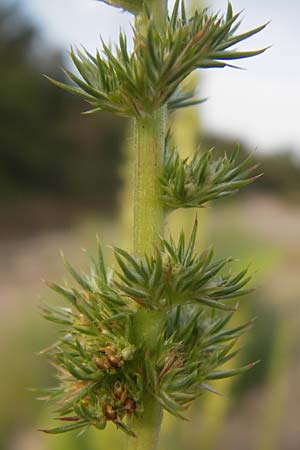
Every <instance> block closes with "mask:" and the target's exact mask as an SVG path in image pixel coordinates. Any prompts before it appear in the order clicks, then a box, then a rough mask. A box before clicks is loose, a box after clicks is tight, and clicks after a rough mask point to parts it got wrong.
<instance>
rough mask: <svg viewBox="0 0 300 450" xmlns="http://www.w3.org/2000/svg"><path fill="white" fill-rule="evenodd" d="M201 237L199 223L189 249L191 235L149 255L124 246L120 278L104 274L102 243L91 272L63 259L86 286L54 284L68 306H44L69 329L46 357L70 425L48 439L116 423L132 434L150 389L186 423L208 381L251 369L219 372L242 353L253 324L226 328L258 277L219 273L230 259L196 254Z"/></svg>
mask: <svg viewBox="0 0 300 450" xmlns="http://www.w3.org/2000/svg"><path fill="white" fill-rule="evenodd" d="M196 231H197V224H195V226H194V229H193V231H192V234H191V236H190V239H189V241H188V243H187V244H186V245H185V243H184V235H183V234H182V235H181V236H180V238H179V241H178V243H177V244H175V243H174V242H173V240H172V239H170V241H168V240H165V239H163V240H162V250H161V251H157V253H156V256H155V257H151V258H149V256H148V255H145V256H144V257H143V258H134V257H132V256H131V255H130V254H129V253H127V252H125V251H123V250H120V249H118V248H116V249H115V256H116V261H117V264H118V268H117V270H115V271H112V270H109V271H108V270H107V269H106V267H105V264H104V261H103V255H102V249H101V245H100V243H99V246H98V249H99V251H98V258H97V260H92V261H91V272H90V274H89V275H82V274H79V273H78V272H77V271H75V269H74V268H73V267H72V266H71V265H70V264H69V263H68V262H66V261H65V265H66V267H67V269H68V271H69V273H70V274H71V275H72V277H73V278H74V280H75V281H76V282H77V285H78V287H76V288H67V287H62V286H59V285H56V284H53V283H52V284H50V287H51V288H52V289H53V290H54V291H55V292H57V293H59V294H60V295H61V296H62V297H63V298H64V299H65V300H66V301H67V302H68V304H69V307H67V308H66V307H49V306H45V307H44V308H43V313H44V316H45V318H47V319H48V320H50V321H53V322H56V323H58V324H60V325H62V326H63V335H62V337H61V338H60V340H59V341H58V342H56V343H55V344H54V345H53V346H51V347H50V348H48V349H46V353H47V354H48V356H49V357H50V359H51V360H52V361H53V362H54V364H55V366H56V367H57V369H58V379H59V386H58V387H57V388H54V389H51V390H50V391H49V398H51V399H54V400H56V403H57V405H58V410H57V411H58V413H59V420H61V421H63V422H64V424H63V425H62V426H59V427H57V428H54V429H52V430H48V432H50V433H60V432H64V431H69V430H74V429H79V428H85V427H88V426H90V425H93V426H95V427H96V428H99V429H102V428H104V427H105V425H106V423H107V422H108V421H112V422H113V423H115V424H116V425H117V426H118V427H120V428H121V429H122V430H124V431H125V432H127V433H129V434H132V430H131V429H130V428H129V427H128V425H127V424H126V420H125V419H126V418H127V417H128V416H131V415H133V414H139V413H142V412H143V408H144V405H143V400H142V399H143V394H144V392H145V391H147V392H150V393H151V394H153V396H154V397H155V398H156V399H157V400H158V401H159V403H160V404H161V405H162V407H163V408H164V409H166V410H167V411H169V412H170V413H172V414H174V415H175V416H180V417H182V413H183V411H184V409H185V408H186V406H187V405H189V404H190V403H191V401H192V400H194V399H195V398H196V397H198V396H199V395H200V394H201V393H202V392H203V391H204V390H212V389H211V388H210V387H209V385H207V381H208V380H211V379H219V378H224V377H228V376H233V375H236V374H238V373H240V372H241V371H244V370H248V369H249V368H250V366H251V365H248V366H246V367H243V368H240V369H237V370H233V371H216V370H215V369H217V368H218V367H219V366H221V365H222V364H223V363H225V362H226V361H228V360H229V359H231V358H233V357H234V356H235V354H236V351H232V347H233V345H234V344H235V342H236V339H237V338H238V337H239V336H240V335H241V334H243V333H244V332H245V331H246V330H247V329H248V328H249V327H250V326H251V325H252V321H249V322H247V323H244V324H242V325H240V326H238V327H234V328H226V325H227V323H228V322H229V320H230V319H231V317H232V314H233V313H234V311H235V310H236V307H235V305H233V304H232V303H230V300H232V299H234V298H236V297H237V296H239V297H240V296H241V295H244V294H246V293H247V292H249V289H243V288H244V286H245V285H246V284H247V283H248V282H249V280H250V277H247V276H246V271H242V272H240V273H238V274H236V275H226V274H224V275H219V273H220V271H221V269H222V268H223V267H224V266H225V265H226V264H227V263H229V259H227V260H221V261H216V262H212V251H211V250H210V251H208V252H204V253H202V254H200V255H197V254H195V241H196ZM224 302H226V303H224ZM228 302H229V303H228ZM208 307H211V308H212V309H210V308H208ZM146 309H148V310H150V311H153V312H154V313H153V314H155V317H156V320H158V322H159V326H158V328H157V329H158V330H159V333H158V334H157V335H155V336H153V345H152V348H151V350H149V348H148V347H145V345H144V341H143V339H142V336H141V335H137V333H136V329H137V323H138V320H139V315H140V314H141V313H143V312H144V311H145V310H146ZM224 310H225V311H227V312H224ZM149 317H150V320H151V315H150V316H149ZM66 422H67V424H66Z"/></svg>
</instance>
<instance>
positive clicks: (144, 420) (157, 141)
mask: <svg viewBox="0 0 300 450" xmlns="http://www.w3.org/2000/svg"><path fill="white" fill-rule="evenodd" d="M148 1H149V4H148V6H149V7H150V11H151V15H152V19H153V20H154V21H155V22H156V24H157V25H158V26H159V27H160V28H161V30H162V31H163V29H164V26H165V24H166V20H167V4H168V3H167V0H148ZM147 20H148V18H147V17H146V15H144V14H141V15H140V16H138V17H137V18H136V27H137V28H138V29H139V32H140V33H141V34H144V32H145V30H146V24H147ZM166 116H167V114H166V107H162V108H160V109H158V110H157V111H154V112H153V113H152V114H149V115H147V116H145V117H138V118H136V119H135V122H134V146H135V148H134V150H135V171H134V172H135V175H134V239H133V241H134V242H133V247H134V253H135V255H137V256H143V255H144V254H145V253H146V254H150V253H152V252H153V249H154V248H155V247H158V246H159V238H160V235H161V234H162V231H163V223H164V213H163V206H162V202H161V198H160V176H161V172H162V164H163V157H164V147H165V137H166V118H167V117H166ZM160 327H161V316H160V314H159V313H151V312H149V311H146V310H143V309H142V308H141V309H140V310H139V311H138V313H137V314H136V321H135V324H134V329H135V333H136V336H137V338H138V339H139V342H142V343H143V348H144V351H145V352H151V349H152V348H153V344H154V343H155V342H156V338H157V335H158V333H159V330H160ZM145 384H146V383H145ZM142 403H143V409H144V411H143V413H142V414H139V415H136V416H133V417H132V418H131V419H130V427H131V429H132V430H133V431H134V433H135V434H136V437H134V438H129V439H128V442H127V450H157V447H158V439H159V432H160V426H161V421H162V415H163V414H162V408H161V406H160V405H159V403H158V402H157V400H156V399H155V398H154V396H153V395H151V394H150V393H149V392H148V391H147V388H146V386H145V392H144V395H143V400H142Z"/></svg>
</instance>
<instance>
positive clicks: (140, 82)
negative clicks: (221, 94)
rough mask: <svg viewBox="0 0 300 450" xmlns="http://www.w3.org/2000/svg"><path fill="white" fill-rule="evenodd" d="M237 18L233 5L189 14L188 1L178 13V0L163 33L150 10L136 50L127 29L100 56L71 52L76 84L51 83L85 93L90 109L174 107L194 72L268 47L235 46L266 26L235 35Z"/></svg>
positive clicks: (134, 112) (138, 111)
mask: <svg viewBox="0 0 300 450" xmlns="http://www.w3.org/2000/svg"><path fill="white" fill-rule="evenodd" d="M239 17H240V14H233V12H232V8H231V5H230V4H229V6H228V10H227V14H226V15H225V16H224V17H219V16H218V15H212V14H210V13H209V12H208V11H207V10H203V11H200V12H198V11H196V13H195V15H194V16H193V17H192V18H188V17H187V15H186V12H185V7H184V3H182V7H181V14H180V15H179V0H177V1H176V3H175V6H174V9H173V12H172V15H171V17H170V18H169V20H168V26H167V29H166V30H165V32H164V33H162V31H161V30H160V29H159V28H158V27H157V26H156V24H155V22H154V21H153V20H152V19H151V14H150V13H149V20H148V21H147V24H146V29H145V30H144V31H143V33H140V32H139V30H138V29H136V30H135V36H134V42H135V46H134V50H133V51H128V48H127V39H126V36H125V35H124V34H123V33H120V36H119V45H118V46H117V47H116V48H115V51H113V50H112V49H111V48H110V47H109V46H107V45H106V44H105V43H104V42H102V46H103V51H102V54H101V53H100V52H99V51H97V53H96V55H95V56H94V55H92V54H91V53H90V52H88V51H87V50H83V51H80V50H77V51H73V50H72V51H71V52H70V55H71V57H72V60H73V62H74V64H75V66H76V68H77V70H78V72H79V74H80V75H81V77H82V78H79V77H78V76H77V75H75V74H73V73H72V72H70V71H68V70H67V71H66V74H67V76H68V77H69V78H70V80H71V81H73V82H74V83H75V86H69V85H66V84H63V83H60V82H58V81H53V80H52V81H53V82H54V83H55V84H56V85H58V86H60V87H63V88H65V89H67V90H69V91H71V92H73V93H75V94H79V95H80V96H81V97H83V98H84V99H85V100H86V101H87V102H88V103H89V104H90V105H91V106H92V108H93V109H92V110H91V111H90V112H96V111H100V110H107V111H111V112H112V113H115V114H118V115H121V116H134V117H136V116H137V117H139V116H144V115H147V114H149V113H151V112H153V111H154V110H156V109H157V108H159V107H160V106H162V105H164V104H166V103H168V102H171V107H173V108H174V102H172V96H174V95H175V96H176V90H177V89H178V87H179V86H180V84H181V83H182V81H183V80H184V79H185V78H186V77H187V76H188V75H189V74H190V73H191V72H192V71H193V70H195V69H199V68H200V69H201V68H202V69H203V68H205V69H207V68H213V67H216V68H223V67H226V66H228V65H230V64H229V63H228V61H230V60H237V59H242V58H248V57H251V56H255V55H259V54H260V53H262V52H264V50H265V49H262V50H255V51H246V52H240V51H237V50H232V47H234V46H235V45H236V44H238V43H239V42H241V41H243V40H245V39H247V38H248V37H250V36H253V35H254V34H256V33H258V32H259V31H261V30H262V29H263V28H264V27H265V25H262V26H260V27H258V28H255V29H253V30H250V31H248V32H246V33H243V34H236V31H237V28H238V26H239V23H238V20H239ZM182 102H183V103H184V102H185V99H184V98H183V99H182ZM182 102H181V100H180V97H179V98H178V96H176V102H175V105H176V106H177V107H180V106H182Z"/></svg>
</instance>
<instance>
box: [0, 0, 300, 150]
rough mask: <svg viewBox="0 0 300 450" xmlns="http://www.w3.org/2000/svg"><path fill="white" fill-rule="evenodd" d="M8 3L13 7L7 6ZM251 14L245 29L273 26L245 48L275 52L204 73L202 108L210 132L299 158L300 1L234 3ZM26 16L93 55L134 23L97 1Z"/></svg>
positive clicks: (65, 1) (33, 9)
mask: <svg viewBox="0 0 300 450" xmlns="http://www.w3.org/2000/svg"><path fill="white" fill-rule="evenodd" d="M0 1H2V2H5V1H7V2H8V1H9V0H0ZM203 1H205V3H206V5H208V6H209V7H210V8H211V9H212V10H213V11H224V10H225V9H226V7H227V1H226V0H210V1H209V0H203ZM232 4H233V7H234V10H237V11H239V10H244V11H243V16H244V21H243V24H242V28H241V30H243V29H244V30H246V29H250V28H252V27H255V26H257V25H260V24H262V23H265V22H267V21H269V20H271V21H272V22H271V23H270V25H269V26H268V28H267V29H266V30H265V31H263V32H262V33H261V34H260V35H259V36H257V37H254V38H252V39H251V44H250V42H249V43H247V44H244V45H241V48H243V49H249V48H252V49H253V48H261V47H266V46H269V45H272V48H270V49H269V50H268V51H267V52H266V53H264V54H263V55H260V56H258V57H256V58H253V59H249V60H244V61H243V62H242V64H241V65H242V66H243V67H244V68H245V69H247V70H243V71H242V70H234V69H228V68H226V69H212V70H206V71H202V72H201V74H200V77H201V78H200V80H201V82H200V88H199V93H200V96H203V97H208V98H209V100H208V101H207V102H206V103H205V104H203V105H202V106H201V107H200V116H201V120H202V123H203V126H204V128H205V129H206V130H208V131H212V132H216V133H222V134H225V135H227V136H230V137H234V138H235V139H237V140H240V141H245V142H246V143H247V144H248V145H250V147H252V148H253V149H258V150H259V151H271V150H279V149H282V148H285V149H286V148H287V149H290V150H293V151H296V152H298V154H299V155H300V124H299V119H300V118H299V111H300V58H299V56H298V55H299V48H298V43H299V42H300V27H299V19H300V1H299V0H285V1H282V0H264V1H261V0H232ZM21 5H22V10H23V13H24V14H25V15H26V16H28V17H29V18H30V19H31V20H33V21H34V22H35V23H36V24H37V26H38V27H39V28H40V30H41V34H42V36H43V38H44V39H45V40H47V41H49V42H50V43H51V44H52V45H55V46H57V47H60V48H62V49H63V50H65V51H67V50H68V48H69V47H70V45H71V44H72V45H80V44H83V45H84V46H85V47H87V48H88V49H90V50H92V51H94V49H95V48H96V47H99V46H100V39H99V35H101V36H102V37H103V38H104V40H105V41H107V40H110V41H114V40H116V39H117V36H118V32H119V29H120V27H121V28H122V29H123V30H125V31H126V32H128V33H129V34H130V29H131V24H132V17H131V16H130V14H128V13H124V12H122V11H120V10H118V9H115V8H111V7H109V6H107V5H105V4H103V3H101V2H98V1H96V0H22V2H21Z"/></svg>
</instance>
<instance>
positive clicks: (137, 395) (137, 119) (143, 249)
mask: <svg viewBox="0 0 300 450" xmlns="http://www.w3.org/2000/svg"><path fill="white" fill-rule="evenodd" d="M109 3H113V4H114V5H115V6H118V7H122V8H128V9H129V10H130V11H131V12H133V13H134V14H135V28H134V49H133V50H132V51H128V49H127V40H126V36H125V35H123V34H122V33H121V34H120V37H119V44H118V45H117V46H116V48H115V49H114V50H113V49H112V48H110V47H109V46H107V45H106V44H105V43H103V48H102V51H101V52H100V51H97V53H96V55H92V54H90V53H89V52H88V51H80V50H76V51H75V50H72V51H71V57H72V59H73V62H74V64H75V66H76V68H77V69H78V71H79V73H80V75H81V77H79V76H77V75H74V74H73V73H71V72H69V71H67V75H68V76H69V78H70V79H71V80H72V81H73V82H74V85H65V84H62V83H60V82H56V81H54V83H56V84H57V85H58V86H60V87H63V88H65V89H67V90H69V91H71V92H73V93H75V94H78V95H80V96H81V97H83V98H84V99H85V100H86V101H87V102H88V104H89V105H90V106H91V108H89V111H88V112H89V113H91V112H98V111H100V110H108V111H111V112H113V113H115V114H118V115H121V116H129V117H133V118H134V130H133V142H134V145H133V149H132V151H133V152H134V154H135V163H134V239H133V253H132V254H131V253H128V252H127V251H125V250H122V249H120V248H115V251H114V253H115V265H114V267H113V268H107V266H106V264H105V262H104V259H103V253H102V247H101V244H100V242H98V252H97V257H96V258H91V264H90V272H89V273H88V274H80V273H78V272H77V271H76V270H75V269H74V268H73V267H72V266H71V265H70V264H69V263H68V262H67V261H65V265H66V268H67V270H68V271H69V273H70V274H71V275H72V277H73V278H74V281H75V282H76V283H77V286H76V287H72V286H59V285H56V284H50V287H51V288H52V289H53V290H54V291H55V292H58V293H59V294H60V295H61V296H62V297H63V298H64V299H65V300H66V301H67V302H68V304H69V306H68V307H52V306H48V307H44V315H45V317H46V318H47V319H49V320H51V321H53V322H56V323H58V324H60V325H61V326H62V330H63V332H62V334H61V336H60V338H59V340H58V341H57V342H56V343H55V344H54V345H53V346H51V347H50V348H48V349H47V350H46V353H47V354H48V356H49V358H50V359H51V360H52V362H53V364H54V365H55V367H56V368H57V378H58V385H57V386H56V387H54V388H52V389H51V390H50V392H49V395H48V398H50V399H52V400H55V401H56V404H57V408H56V414H57V418H58V419H59V420H60V421H61V425H60V426H58V427H56V428H53V429H51V430H47V431H48V432H49V433H60V432H65V431H70V430H80V429H83V430H84V429H86V428H87V427H89V426H91V425H92V426H94V427H96V428H98V429H103V428H105V427H106V424H107V422H112V423H114V424H115V425H116V426H117V428H119V429H120V430H122V431H124V432H125V433H126V434H127V435H128V449H136V450H150V449H152V450H155V449H156V448H157V445H158V438H159V430H160V424H161V419H162V415H163V411H168V412H170V413H171V414H173V415H174V416H176V417H178V418H181V419H184V418H185V411H186V409H187V407H188V406H189V405H190V404H191V402H192V401H193V400H195V399H196V398H197V397H198V396H199V395H201V393H203V392H204V391H211V390H212V391H213V389H212V388H211V387H210V386H209V381H210V380H216V379H222V378H226V377H231V376H234V375H237V374H239V373H242V372H245V371H247V370H249V368H251V367H252V366H253V364H254V363H250V364H247V365H246V366H244V367H241V368H239V369H233V370H223V369H222V368H221V366H222V365H223V364H224V363H225V362H227V361H229V360H230V359H231V358H233V357H234V356H235V355H236V353H237V351H236V350H234V349H233V347H234V345H235V343H236V341H237V339H238V338H239V337H240V336H241V335H242V334H244V333H245V331H247V330H248V329H249V328H250V327H251V325H252V321H251V320H250V321H248V322H246V323H242V324H240V325H237V326H229V325H228V324H229V321H230V319H231V318H232V315H233V314H234V312H235V311H236V310H237V305H236V304H235V299H236V298H237V297H241V296H243V295H245V294H247V293H248V292H249V291H251V290H252V289H249V288H247V284H248V282H249V281H250V279H251V276H249V275H248V274H247V269H246V270H242V271H240V272H238V273H236V274H234V273H232V272H231V270H230V269H229V268H230V266H231V263H232V258H224V259H222V260H215V259H214V257H213V251H212V249H209V250H206V251H203V252H201V253H198V252H197V251H196V249H195V242H196V237H197V226H198V224H197V220H196V221H195V224H194V227H193V230H192V232H191V234H190V236H189V237H186V236H185V234H184V233H181V234H180V236H179V238H178V240H177V242H174V240H173V239H172V238H171V237H165V236H164V232H163V225H164V221H165V219H166V217H167V215H168V214H169V213H170V212H172V211H173V210H175V209H178V208H191V207H204V206H205V205H206V204H207V203H208V202H210V201H212V200H215V199H219V198H222V197H225V196H227V195H231V194H232V193H234V192H236V191H237V190H238V189H239V188H240V187H243V186H245V185H247V184H248V183H250V182H252V181H254V180H255V179H256V176H253V174H252V172H253V169H254V168H253V167H252V165H251V163H250V161H249V160H246V161H245V162H243V163H241V164H237V163H236V155H237V151H234V152H233V154H232V156H230V157H227V156H223V157H221V158H219V160H217V161H214V162H213V161H212V160H211V158H210V154H211V153H210V152H206V153H205V154H203V155H198V154H197V153H195V155H194V156H192V157H191V159H182V158H181V157H180V156H179V154H178V151H177V149H176V148H175V147H174V145H173V144H172V140H171V138H170V133H168V131H167V126H166V123H167V114H168V111H169V110H173V109H176V108H183V107H186V106H190V105H191V104H195V103H197V102H198V101H199V100H198V99H195V98H193V95H192V94H190V93H188V94H186V93H184V92H182V90H181V83H182V82H183V81H184V80H185V78H186V77H187V76H188V75H189V74H190V73H191V72H193V71H194V70H195V69H197V68H214V67H216V68H223V67H226V66H230V64H229V63H228V61H231V60H235V59H241V58H247V57H251V56H255V55H258V54H260V53H262V52H263V51H264V50H256V51H246V52H243V51H237V50H235V47H234V46H235V45H236V44H238V43H239V42H241V41H243V40H245V39H247V38H248V37H250V36H252V35H254V34H256V33H258V32H259V31H261V30H262V29H263V28H264V27H265V25H263V26H260V27H258V28H256V29H253V30H251V31H248V32H246V33H242V34H238V31H237V30H238V24H239V17H240V15H239V14H234V13H233V11H232V7H231V5H230V4H229V5H228V9H227V13H226V14H225V16H220V15H218V14H211V13H210V12H209V11H208V10H201V11H195V13H194V15H193V16H192V17H189V16H188V15H187V14H186V10H185V5H184V3H183V2H182V3H181V7H180V4H179V1H176V2H175V5H174V8H173V11H172V13H171V15H170V16H168V10H167V1H165V0H148V1H147V2H140V1H134V0H132V1H130V2H127V1H126V2H123V1H116V2H115V1H112V2H109ZM232 48H233V49H232Z"/></svg>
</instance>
